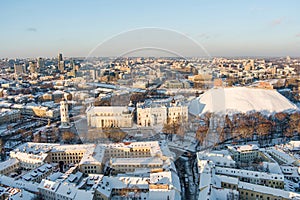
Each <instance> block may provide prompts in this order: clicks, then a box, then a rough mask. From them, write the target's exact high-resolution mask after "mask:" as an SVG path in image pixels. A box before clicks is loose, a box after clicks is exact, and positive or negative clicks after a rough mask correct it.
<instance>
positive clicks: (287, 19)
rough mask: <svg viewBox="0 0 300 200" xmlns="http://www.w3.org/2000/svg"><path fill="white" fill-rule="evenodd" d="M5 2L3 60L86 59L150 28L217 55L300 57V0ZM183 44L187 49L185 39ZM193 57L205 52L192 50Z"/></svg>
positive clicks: (112, 50) (116, 53) (110, 53)
mask: <svg viewBox="0 0 300 200" xmlns="http://www.w3.org/2000/svg"><path fill="white" fill-rule="evenodd" d="M0 4H1V6H0V7H1V8H0V10H1V12H0V13H1V14H0V16H1V24H2V30H1V35H2V37H1V39H0V42H1V47H0V52H1V57H2V58H3V57H9V58H16V57H18V58H21V57H54V56H56V55H57V53H58V52H63V53H64V56H67V57H72V56H83V57H84V56H87V55H89V53H90V51H91V50H92V49H94V48H95V47H97V45H98V44H100V43H102V42H104V41H106V40H107V39H108V38H111V37H112V36H114V35H118V34H119V33H122V32H123V33H124V32H126V31H131V30H135V29H142V28H143V27H156V28H161V29H167V30H174V31H177V32H178V33H181V34H182V35H184V36H186V37H188V38H191V39H193V40H194V41H196V42H197V43H199V44H201V45H202V46H203V48H204V49H205V50H206V51H207V52H208V53H209V55H211V56H230V57H231V56H287V55H290V56H299V54H298V52H297V50H298V49H299V47H300V18H299V16H298V14H297V8H298V7H299V5H300V3H299V2H298V1H275V2H274V1H263V2H260V1H251V2H239V1H230V2H221V1H199V2H196V1H192V2H189V3H181V2H180V3H179V2H176V3H174V2H173V1H172V2H171V1H164V2H158V1H156V2H151V3H146V2H137V1H135V2H131V3H128V2H122V1H110V2H104V1H88V2H76V3H73V2H71V1H64V2H59V1H51V2H39V1H26V2H21V1H14V2H1V3H0ZM157 37H159V36H157ZM158 39H159V38H158ZM152 40H153V38H152ZM130 42H132V43H134V42H135V39H134V38H131V40H129V41H128V43H130ZM181 42H183V41H181ZM177 45H178V46H182V49H183V48H184V45H183V44H181V43H180V42H178V44H177ZM121 46H122V44H120V43H114V45H109V48H110V49H109V48H108V47H106V48H107V49H106V51H105V52H108V53H107V55H98V56H119V55H120V52H119V51H117V50H116V49H120V47H121ZM128 48H129V49H130V47H128ZM185 56H201V55H199V51H198V50H197V49H196V48H195V49H193V48H190V51H189V52H187V53H186V55H185Z"/></svg>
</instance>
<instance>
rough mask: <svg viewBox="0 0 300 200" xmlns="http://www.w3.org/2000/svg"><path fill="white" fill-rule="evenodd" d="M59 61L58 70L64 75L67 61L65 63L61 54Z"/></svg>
mask: <svg viewBox="0 0 300 200" xmlns="http://www.w3.org/2000/svg"><path fill="white" fill-rule="evenodd" d="M57 60H58V70H59V71H60V73H63V72H64V71H65V61H63V57H62V54H61V53H59V54H58V57H57Z"/></svg>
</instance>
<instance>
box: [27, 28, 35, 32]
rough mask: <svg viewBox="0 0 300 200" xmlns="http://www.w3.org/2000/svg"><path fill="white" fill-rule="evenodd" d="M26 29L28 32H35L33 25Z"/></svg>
mask: <svg viewBox="0 0 300 200" xmlns="http://www.w3.org/2000/svg"><path fill="white" fill-rule="evenodd" d="M26 31H29V32H37V29H36V28H33V27H28V28H27V29H26Z"/></svg>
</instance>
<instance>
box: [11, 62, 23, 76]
mask: <svg viewBox="0 0 300 200" xmlns="http://www.w3.org/2000/svg"><path fill="white" fill-rule="evenodd" d="M14 70H15V74H16V75H18V74H25V73H26V66H25V64H24V63H15V64H14Z"/></svg>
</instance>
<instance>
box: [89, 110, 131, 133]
mask: <svg viewBox="0 0 300 200" xmlns="http://www.w3.org/2000/svg"><path fill="white" fill-rule="evenodd" d="M87 122H88V126H91V127H97V128H129V127H132V123H133V122H132V113H131V111H130V110H128V108H127V107H126V106H96V107H94V106H93V107H90V108H88V110H87Z"/></svg>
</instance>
